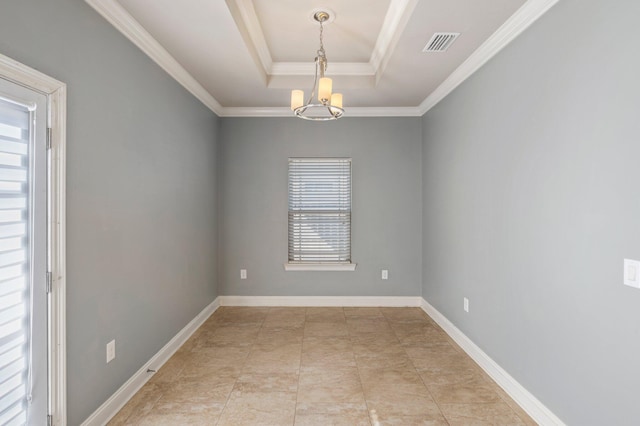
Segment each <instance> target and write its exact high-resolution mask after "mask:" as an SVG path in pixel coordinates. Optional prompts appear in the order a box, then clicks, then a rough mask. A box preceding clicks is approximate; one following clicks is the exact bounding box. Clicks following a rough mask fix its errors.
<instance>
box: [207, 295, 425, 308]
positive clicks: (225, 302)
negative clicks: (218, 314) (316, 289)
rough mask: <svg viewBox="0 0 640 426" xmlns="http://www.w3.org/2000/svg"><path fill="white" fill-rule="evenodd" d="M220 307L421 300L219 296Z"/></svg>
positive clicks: (411, 301)
mask: <svg viewBox="0 0 640 426" xmlns="http://www.w3.org/2000/svg"><path fill="white" fill-rule="evenodd" d="M218 299H219V300H220V306H307V307H312V306H348V307H377V306H379V307H390V308H391V307H409V306H410V307H420V306H422V300H423V299H422V298H421V297H419V296H417V297H410V296H408V297H394V296H220V297H218Z"/></svg>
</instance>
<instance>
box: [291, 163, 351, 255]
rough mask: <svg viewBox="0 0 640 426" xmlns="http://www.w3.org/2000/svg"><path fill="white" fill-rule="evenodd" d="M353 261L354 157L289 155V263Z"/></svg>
mask: <svg viewBox="0 0 640 426" xmlns="http://www.w3.org/2000/svg"><path fill="white" fill-rule="evenodd" d="M350 262H351V159H350V158H290V159H289V263H350Z"/></svg>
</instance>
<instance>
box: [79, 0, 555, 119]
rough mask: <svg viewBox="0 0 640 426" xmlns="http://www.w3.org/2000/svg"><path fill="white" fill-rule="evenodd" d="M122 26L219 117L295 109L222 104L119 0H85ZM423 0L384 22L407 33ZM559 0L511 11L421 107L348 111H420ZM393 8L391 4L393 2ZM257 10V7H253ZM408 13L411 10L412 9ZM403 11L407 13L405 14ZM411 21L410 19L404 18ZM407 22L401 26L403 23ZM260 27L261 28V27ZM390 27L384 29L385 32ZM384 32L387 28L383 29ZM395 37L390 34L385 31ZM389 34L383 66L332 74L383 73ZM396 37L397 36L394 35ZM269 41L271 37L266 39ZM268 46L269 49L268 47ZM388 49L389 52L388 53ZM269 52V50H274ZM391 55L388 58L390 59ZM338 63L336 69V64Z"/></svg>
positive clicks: (400, 8)
mask: <svg viewBox="0 0 640 426" xmlns="http://www.w3.org/2000/svg"><path fill="white" fill-rule="evenodd" d="M85 1H86V3H88V4H89V5H90V6H91V7H93V8H94V9H95V10H96V11H97V12H98V13H99V14H100V15H102V16H103V17H104V18H105V19H106V20H107V21H108V22H109V23H111V24H112V25H113V26H114V27H115V28H116V29H117V30H118V31H120V32H121V33H122V34H123V35H124V36H125V37H127V38H128V39H129V40H130V41H131V42H133V43H134V44H135V45H136V46H138V47H139V48H140V49H141V50H142V51H143V52H144V53H146V54H147V55H148V56H149V57H150V58H151V59H152V60H153V61H155V62H156V63H157V64H158V65H159V66H160V67H161V68H162V69H164V70H165V71H166V72H167V73H168V74H169V75H170V76H171V77H173V78H174V79H175V80H176V81H177V82H178V83H180V84H181V85H182V86H183V87H184V88H185V89H187V90H188V91H189V92H190V93H191V94H193V95H194V96H195V97H196V98H197V99H199V100H200V101H201V102H202V103H203V104H204V105H206V106H207V107H208V108H209V109H210V110H211V111H213V112H214V113H215V114H217V115H218V116H220V117H290V116H292V115H291V111H290V110H289V108H287V107H247V108H245V107H223V106H222V105H220V103H218V101H217V100H216V99H215V98H214V97H213V96H212V95H211V94H210V93H209V92H207V91H206V90H205V89H204V88H203V87H202V86H201V85H200V83H198V82H197V81H196V80H195V78H193V76H191V74H189V73H188V72H187V71H186V70H185V69H184V68H183V67H182V66H181V65H180V64H179V63H178V62H177V61H176V60H175V59H174V58H173V57H172V56H171V55H170V54H169V52H167V51H166V50H165V49H164V48H163V47H162V46H161V45H160V43H158V41H156V40H155V39H154V38H153V37H152V36H151V34H149V33H148V32H147V31H146V30H145V29H144V28H143V27H142V26H141V25H140V24H139V23H138V22H137V21H136V20H135V19H134V18H133V17H132V16H131V15H130V14H129V13H128V12H127V11H126V10H125V9H124V8H123V7H122V6H121V5H120V4H119V3H118V1H117V0H85ZM417 1H418V0H395V1H392V6H393V7H394V12H393V16H394V18H392V17H390V15H391V10H390V11H389V12H388V13H387V18H385V24H384V25H383V26H385V27H387V28H390V27H391V24H387V23H386V21H387V20H390V21H394V22H396V26H395V27H394V31H391V32H393V33H395V34H398V37H399V34H401V33H402V29H404V26H403V25H401V24H402V20H403V19H405V18H406V19H408V17H407V16H410V15H411V12H413V8H414V7H415V4H416V3H417ZM246 2H248V3H250V0H227V3H228V4H229V3H234V4H236V5H237V4H239V3H243V4H244V3H246ZM557 2H558V0H528V1H527V2H526V3H525V4H524V5H522V7H521V8H520V9H518V11H517V12H516V13H515V14H514V15H513V16H511V17H510V18H509V19H508V20H507V21H506V22H505V23H504V24H503V25H502V26H501V27H500V28H499V29H498V30H497V31H496V32H495V33H494V34H493V35H492V36H491V37H489V39H487V41H485V42H484V43H483V44H482V45H481V46H480V47H479V48H478V49H477V50H476V51H475V52H473V53H472V54H471V56H470V57H469V58H467V60H466V61H464V62H463V63H462V64H461V65H460V66H459V67H458V68H457V69H456V70H455V71H454V72H453V73H451V75H450V76H449V77H448V78H447V79H446V80H445V81H444V82H443V83H442V84H440V86H438V87H437V88H436V90H434V91H433V92H432V93H431V94H430V95H429V96H427V98H426V99H425V100H424V101H422V103H421V104H420V105H419V106H416V107H350V108H348V110H347V114H345V116H346V117H419V116H422V115H424V114H425V113H426V112H427V111H429V110H430V109H431V108H433V107H434V106H435V105H436V104H437V103H438V102H440V101H441V100H442V99H444V98H445V97H446V96H447V95H448V94H449V93H451V92H452V91H453V90H454V89H455V88H456V87H458V86H459V85H460V84H461V83H462V82H463V81H465V80H466V79H467V78H469V77H470V76H471V75H472V74H473V73H474V72H476V71H477V70H478V69H479V68H480V67H482V65H484V64H485V63H486V62H487V61H488V60H489V59H491V58H492V57H493V56H495V55H496V54H497V53H498V52H499V51H500V50H502V49H503V48H504V47H505V46H507V45H508V44H509V43H510V42H511V41H513V39H515V38H516V37H517V36H518V35H519V34H520V33H522V31H524V30H525V29H526V28H528V27H529V26H530V25H531V24H532V23H533V22H535V21H536V20H537V19H538V18H540V17H541V16H542V15H543V14H544V13H546V12H547V11H548V10H549V9H550V8H551V7H552V6H553V5H555V4H556V3H557ZM390 9H391V6H390ZM254 14H255V11H254ZM407 14H408V15H407ZM403 17H404V18H403ZM404 24H405V25H406V22H405V23H404ZM400 27H402V28H400ZM260 33H261V32H260ZM389 33H390V30H389V29H385V34H389ZM381 34H382V33H381ZM385 37H390V36H385ZM392 38H393V37H391V39H389V40H388V41H385V42H384V43H388V47H387V50H386V51H385V53H384V55H382V56H380V55H381V54H380V53H378V54H376V58H380V59H379V60H380V64H379V65H378V69H377V70H376V67H375V66H374V64H373V62H374V60H375V61H378V59H374V58H373V57H372V60H371V61H370V63H335V64H333V63H332V64H331V66H332V74H335V75H345V76H351V75H362V74H357V73H358V72H362V73H364V72H366V73H367V74H366V75H368V76H371V75H372V74H371V73H372V70H373V72H374V73H375V75H376V76H378V75H379V74H380V69H379V68H380V67H382V68H384V66H385V64H384V61H385V57H386V56H388V57H390V56H391V51H392V47H395V45H393V46H392V44H393V43H394V41H393V40H392ZM378 41H379V43H376V52H382V51H383V50H382V49H381V48H378V44H380V45H381V46H382V44H383V41H381V40H380V36H379V40H378ZM395 43H397V40H395ZM265 46H266V42H265ZM267 52H268V50H267ZM385 55H386V56H385ZM269 58H270V56H269ZM387 61H388V59H387ZM305 67H309V69H313V67H312V64H302V63H294V62H291V63H272V64H271V68H270V70H269V71H270V72H272V71H274V70H275V72H276V73H278V74H279V75H305V74H302V73H303V72H304V68H305ZM334 68H337V69H334Z"/></svg>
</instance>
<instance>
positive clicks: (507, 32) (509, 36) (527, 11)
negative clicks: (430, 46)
mask: <svg viewBox="0 0 640 426" xmlns="http://www.w3.org/2000/svg"><path fill="white" fill-rule="evenodd" d="M557 2H558V0H528V1H527V2H526V3H525V4H524V5H522V7H520V9H518V11H517V12H516V13H514V14H513V15H512V16H511V17H510V18H509V19H507V21H506V22H505V23H504V24H502V26H500V28H498V30H497V31H496V32H495V33H493V34H492V35H491V37H489V38H488V39H487V40H486V41H485V42H484V43H483V44H482V45H481V46H480V47H479V48H478V49H476V51H475V52H473V53H472V54H471V56H469V57H468V58H467V60H465V61H464V62H463V63H462V64H461V65H460V66H459V67H458V68H456V70H455V71H454V72H453V73H451V75H449V77H447V79H446V80H445V81H444V82H443V83H442V84H440V86H438V87H437V88H436V90H434V91H433V92H432V93H431V94H430V95H429V96H427V98H426V99H425V100H424V101H422V103H421V104H420V107H419V109H420V111H421V114H420V115H424V114H425V113H426V112H427V111H429V110H430V109H431V108H433V107H434V106H435V105H436V104H437V103H438V102H440V101H441V100H442V99H444V98H445V96H447V95H448V94H449V93H451V92H452V91H453V90H454V89H455V88H456V87H458V86H459V85H460V84H461V83H462V82H463V81H465V80H466V79H467V78H469V77H470V76H471V75H472V74H473V73H475V72H476V71H477V70H478V69H479V68H480V67H482V66H483V65H484V64H485V63H486V62H487V61H488V60H489V59H491V58H493V57H494V56H495V55H496V54H497V53H498V52H499V51H501V50H502V49H503V48H504V47H505V46H507V45H508V44H509V43H511V42H512V41H513V40H514V39H515V38H516V37H517V36H518V35H520V33H522V32H523V31H524V30H525V29H527V28H528V27H529V26H530V25H531V24H533V23H534V22H535V21H536V20H537V19H538V18H540V17H541V16H542V15H544V14H545V13H546V12H547V11H548V10H549V9H550V8H551V7H552V6H553V5H555V4H556V3H557Z"/></svg>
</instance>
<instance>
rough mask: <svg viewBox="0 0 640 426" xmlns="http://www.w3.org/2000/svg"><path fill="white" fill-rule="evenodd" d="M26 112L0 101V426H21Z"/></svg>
mask: <svg viewBox="0 0 640 426" xmlns="http://www.w3.org/2000/svg"><path fill="white" fill-rule="evenodd" d="M29 129H30V113H29V111H28V110H26V109H25V108H21V107H19V106H16V105H13V104H11V103H9V102H6V101H4V100H2V99H0V424H2V425H10V424H11V425H13V424H16V425H22V424H25V423H26V422H27V413H26V410H27V392H28V390H29V380H30V377H29V373H30V371H29V366H30V354H29V350H30V339H29V336H30V315H29V310H30V303H29V301H30V286H29V283H30V279H29V257H30V256H29V238H28V224H29V203H28V195H29V182H28V165H29V159H28V155H29Z"/></svg>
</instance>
